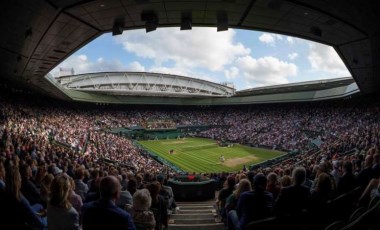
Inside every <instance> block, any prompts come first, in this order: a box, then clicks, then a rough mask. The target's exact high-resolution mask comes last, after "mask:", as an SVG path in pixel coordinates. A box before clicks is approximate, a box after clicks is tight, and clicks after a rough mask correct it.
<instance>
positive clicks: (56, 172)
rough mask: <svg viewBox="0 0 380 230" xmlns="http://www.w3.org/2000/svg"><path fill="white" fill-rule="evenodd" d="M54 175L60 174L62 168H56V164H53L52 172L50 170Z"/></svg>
mask: <svg viewBox="0 0 380 230" xmlns="http://www.w3.org/2000/svg"><path fill="white" fill-rule="evenodd" d="M51 173H52V174H53V175H54V176H55V175H57V174H60V173H62V169H60V168H58V167H57V166H54V168H53V170H52V172H51Z"/></svg>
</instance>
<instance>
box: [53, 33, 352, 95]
mask: <svg viewBox="0 0 380 230" xmlns="http://www.w3.org/2000/svg"><path fill="white" fill-rule="evenodd" d="M60 67H64V68H74V71H75V74H81V73H90V72H100V71H102V72H104V71H144V72H156V73H169V74H178V75H183V76H188V77H194V78H200V79H205V80H209V81H213V82H217V83H220V82H232V83H233V84H234V85H235V87H236V89H237V90H242V89H247V88H252V87H261V86H268V85H278V84H286V83H292V82H302V81H311V80H320V79H330V78H338V77H348V76H351V75H350V73H349V72H348V70H347V68H346V67H345V66H344V64H343V62H342V60H341V59H340V57H339V56H338V55H337V53H336V52H335V50H334V49H333V48H332V47H329V46H326V45H322V44H319V43H315V42H311V41H307V40H303V39H299V38H294V37H289V36H285V35H278V34H271V33H264V32H257V31H247V30H237V29H229V30H228V31H223V32H216V28H193V29H192V30H185V31H181V30H179V28H158V29H157V30H156V31H153V32H150V33H146V32H145V30H129V31H124V33H123V34H122V35H118V36H112V35H111V34H110V33H108V34H104V35H102V36H100V37H98V38H97V39H95V40H94V41H92V42H90V43H89V44H87V45H86V46H84V47H83V48H81V49H80V50H78V51H77V52H75V53H74V54H73V55H71V56H70V57H69V58H68V59H66V60H65V61H63V62H62V63H61V64H59V65H58V66H57V67H56V68H55V69H54V70H52V74H53V75H54V76H59V74H60V72H59V68H60Z"/></svg>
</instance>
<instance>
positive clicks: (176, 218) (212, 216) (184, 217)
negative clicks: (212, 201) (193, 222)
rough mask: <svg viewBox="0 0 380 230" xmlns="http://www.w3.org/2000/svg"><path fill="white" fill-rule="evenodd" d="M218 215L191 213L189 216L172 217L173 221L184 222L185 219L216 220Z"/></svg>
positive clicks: (176, 215) (178, 215)
mask: <svg viewBox="0 0 380 230" xmlns="http://www.w3.org/2000/svg"><path fill="white" fill-rule="evenodd" d="M216 216H217V215H216V214H214V213H210V214H202V215H199V214H198V213H189V214H182V213H181V214H173V215H171V216H170V218H171V219H173V220H183V219H204V218H215V217H216Z"/></svg>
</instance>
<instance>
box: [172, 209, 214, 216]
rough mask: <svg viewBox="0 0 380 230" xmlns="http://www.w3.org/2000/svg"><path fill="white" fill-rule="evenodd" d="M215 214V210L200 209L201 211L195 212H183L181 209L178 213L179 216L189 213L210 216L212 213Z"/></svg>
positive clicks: (192, 210) (193, 210)
mask: <svg viewBox="0 0 380 230" xmlns="http://www.w3.org/2000/svg"><path fill="white" fill-rule="evenodd" d="M214 212H215V209H201V210H195V209H190V210H183V209H181V210H180V211H179V213H181V214H186V213H187V214H189V213H193V214H194V213H198V214H202V215H203V214H205V213H206V214H210V213H214Z"/></svg>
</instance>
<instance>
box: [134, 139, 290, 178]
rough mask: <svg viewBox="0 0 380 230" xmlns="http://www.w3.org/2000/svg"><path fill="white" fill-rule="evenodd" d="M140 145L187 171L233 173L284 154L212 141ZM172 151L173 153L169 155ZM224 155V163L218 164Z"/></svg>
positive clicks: (142, 143) (143, 143)
mask: <svg viewBox="0 0 380 230" xmlns="http://www.w3.org/2000/svg"><path fill="white" fill-rule="evenodd" d="M139 144H140V145H142V146H143V147H145V148H146V149H148V150H150V151H152V152H154V153H155V154H157V155H159V156H160V157H162V158H164V159H166V160H168V161H170V162H172V163H173V164H174V165H176V166H178V167H179V168H181V169H182V170H184V171H187V172H197V173H200V172H222V171H225V172H232V171H238V170H241V169H242V168H243V165H246V166H247V168H248V166H249V165H251V164H255V163H259V162H262V161H265V160H268V159H272V158H276V157H278V156H280V155H283V154H284V153H283V152H280V151H274V150H267V149H261V148H251V147H248V146H244V145H239V144H234V145H233V147H219V146H218V145H217V144H216V142H215V141H214V140H211V139H206V138H197V137H194V138H185V139H170V140H149V141H139ZM171 149H173V150H174V153H173V154H169V152H170V150H171ZM221 155H223V156H224V158H225V161H224V162H223V163H222V162H221V161H220V156H221Z"/></svg>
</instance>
